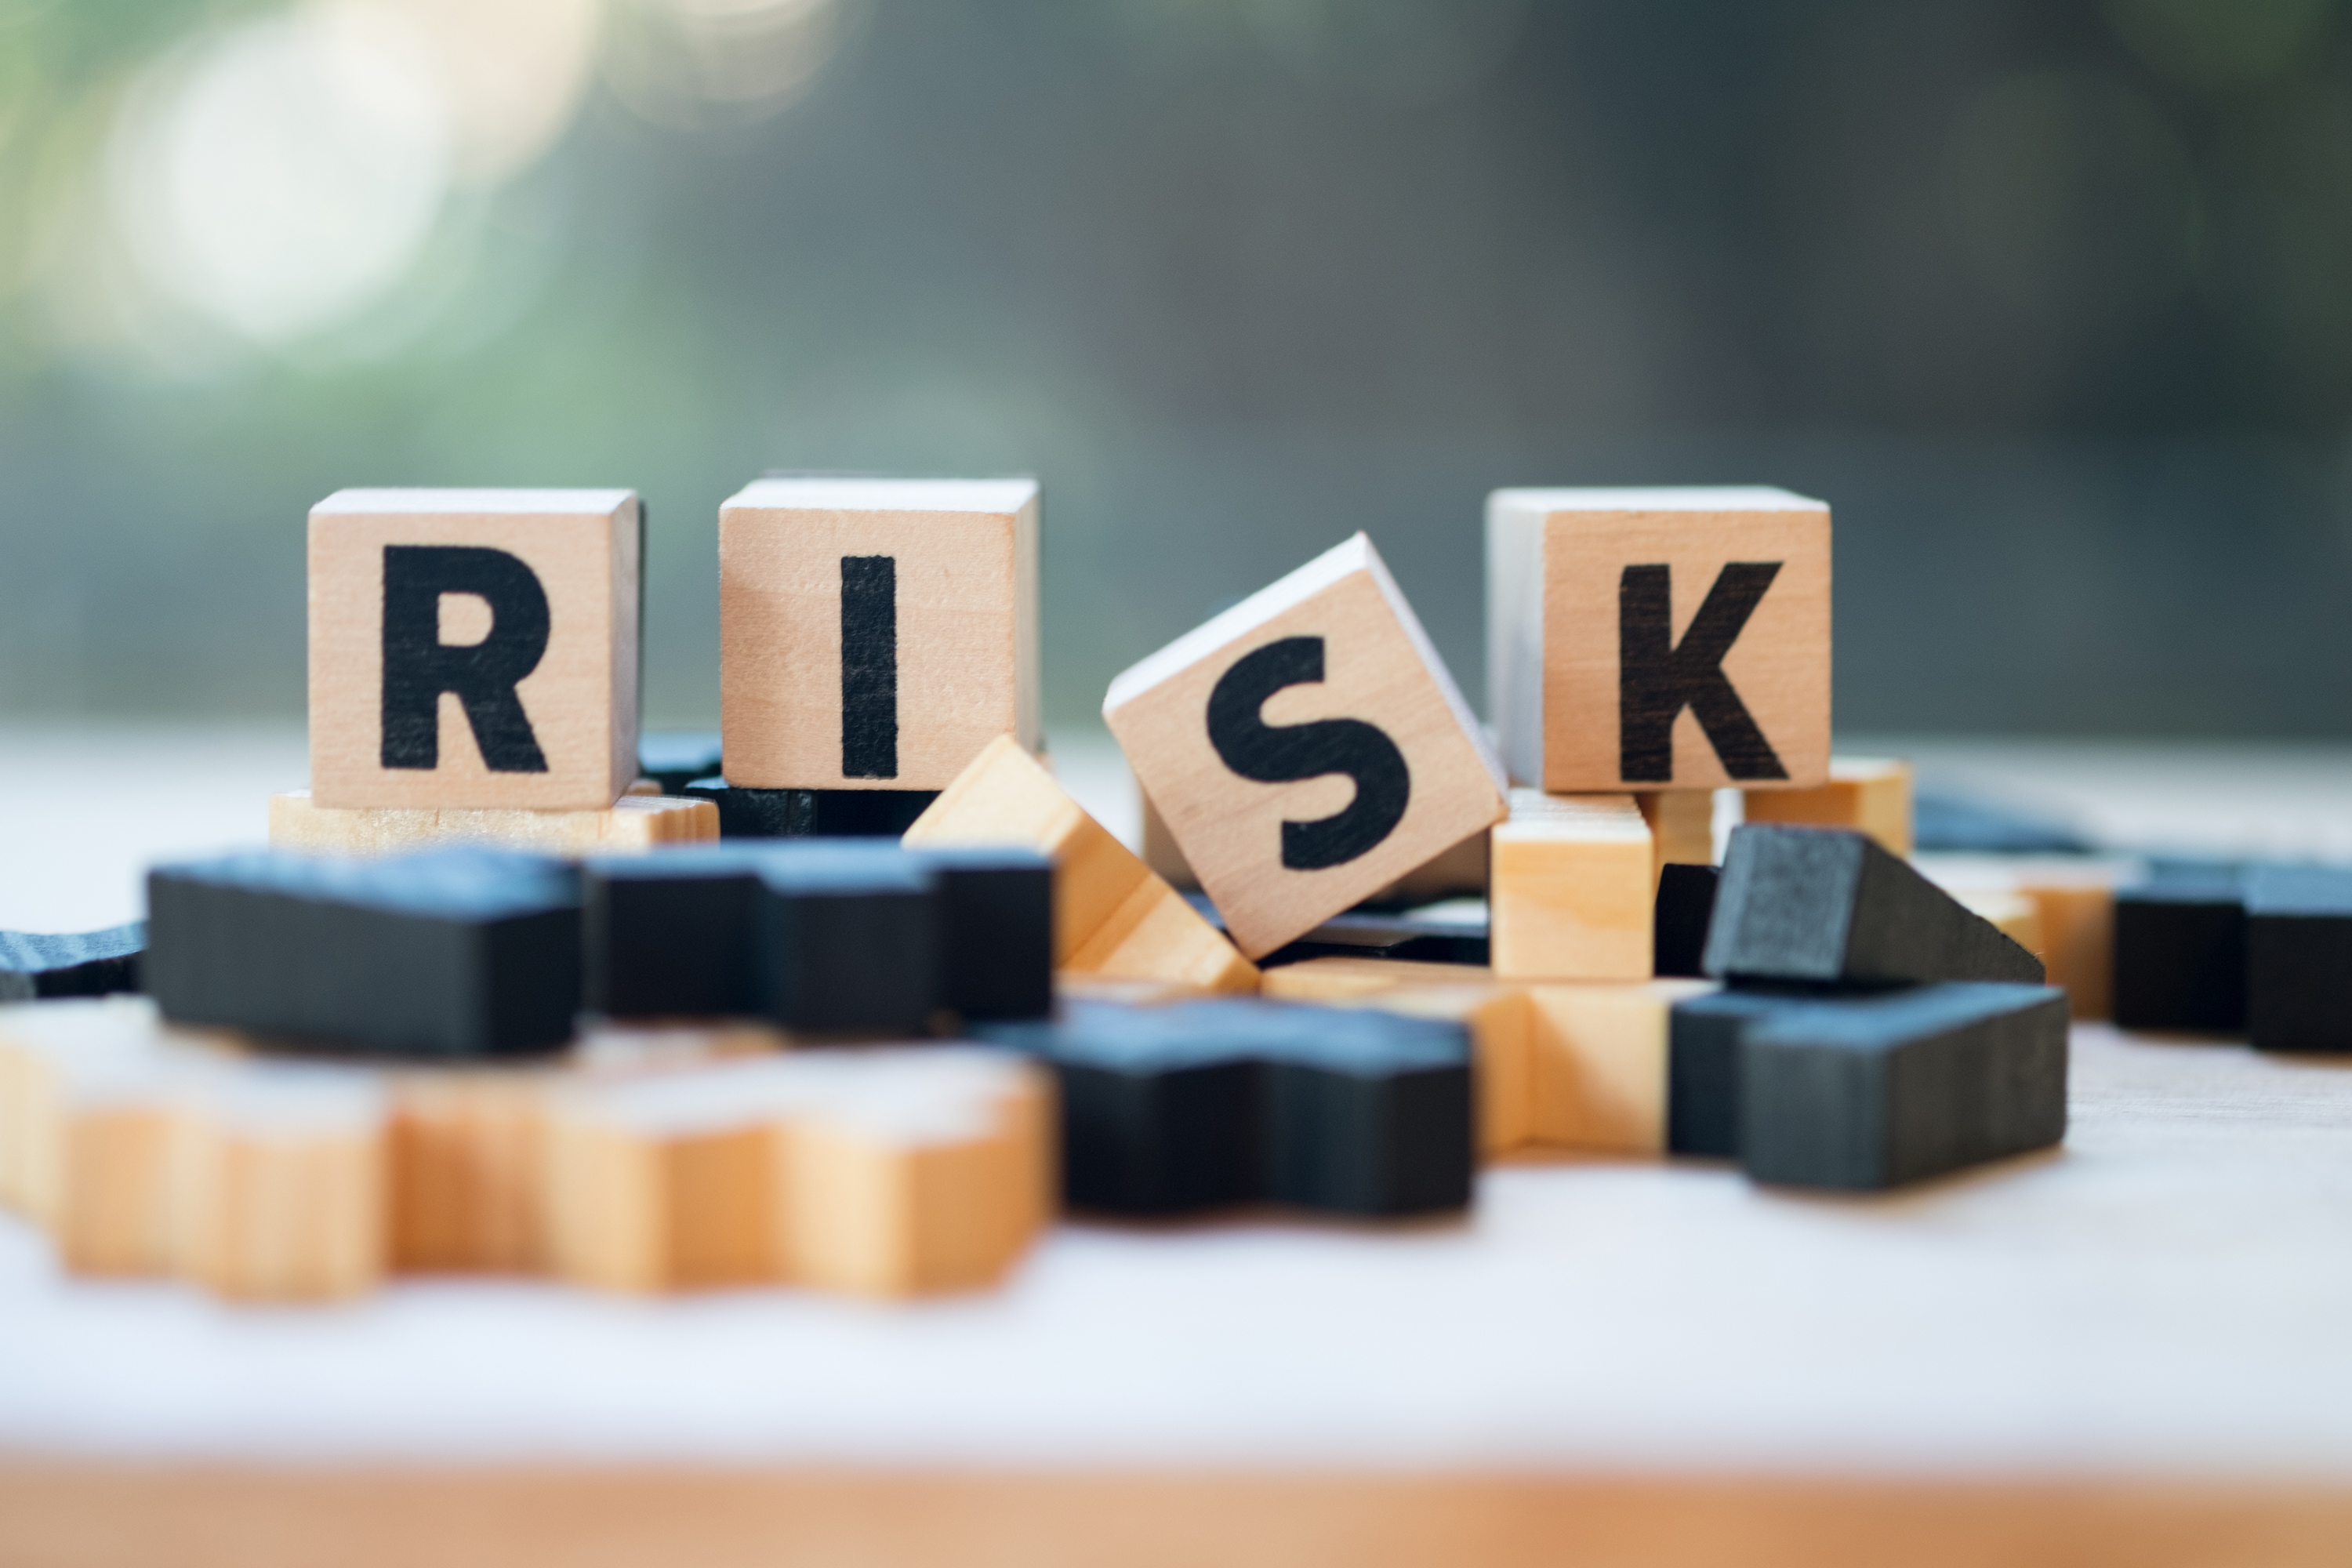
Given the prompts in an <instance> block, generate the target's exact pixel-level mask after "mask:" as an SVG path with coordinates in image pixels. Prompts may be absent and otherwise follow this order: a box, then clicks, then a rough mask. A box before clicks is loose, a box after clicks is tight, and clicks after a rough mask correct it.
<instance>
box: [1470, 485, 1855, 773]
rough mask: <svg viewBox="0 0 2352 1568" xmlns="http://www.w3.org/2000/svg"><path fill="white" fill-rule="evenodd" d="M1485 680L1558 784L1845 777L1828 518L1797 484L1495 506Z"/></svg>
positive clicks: (1589, 493)
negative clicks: (1834, 773) (1834, 678)
mask: <svg viewBox="0 0 2352 1568" xmlns="http://www.w3.org/2000/svg"><path fill="white" fill-rule="evenodd" d="M1486 638H1487V642H1486V648H1487V656H1486V682H1487V687H1486V689H1487V698H1488V700H1489V702H1490V703H1491V705H1492V707H1493V709H1494V715H1495V726H1496V732H1497V733H1498V734H1499V735H1500V736H1501V738H1502V746H1503V755H1504V759H1505V760H1506V761H1507V763H1509V765H1510V770H1511V777H1512V778H1513V779H1514V780H1515V781H1517V782H1518V783H1521V784H1534V785H1536V786H1538V787H1539V788H1542V789H1547V790H1552V791H1613V790H1632V789H1655V788H1658V787H1659V786H1661V785H1667V784H1671V785H1672V786H1674V787H1675V788H1676V789H1706V788H1713V787H1717V786H1719V785H1724V784H1735V785H1738V786H1739V787H1741V788H1745V789H1755V788H1759V787H1763V786H1769V785H1774V784H1786V785H1789V786H1791V787H1797V788H1805V787H1810V786H1811V785H1814V784H1821V783H1823V782H1824V781H1825V780H1826V779H1827V778H1828V776H1829V750H1830V512H1829V508H1828V507H1826V506H1824V505H1823V504H1822V503H1821V502H1820V501H1816V500H1805V499H1803V498H1802V497H1801V496H1793V495H1790V494H1789V493H1788V492H1787V491H1785V490H1776V489H1663V490H1643V489H1615V490H1612V489H1507V490H1496V492H1494V494H1492V495H1491V496H1489V497H1488V498H1487V500H1486Z"/></svg>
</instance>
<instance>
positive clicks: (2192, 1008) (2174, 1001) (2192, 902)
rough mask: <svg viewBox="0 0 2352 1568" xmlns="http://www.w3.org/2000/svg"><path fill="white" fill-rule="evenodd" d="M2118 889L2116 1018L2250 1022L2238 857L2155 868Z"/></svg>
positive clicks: (2188, 1024)
mask: <svg viewBox="0 0 2352 1568" xmlns="http://www.w3.org/2000/svg"><path fill="white" fill-rule="evenodd" d="M2152 870H2153V873H2154V874H2153V875H2152V876H2151V878H2150V879H2149V880H2147V882H2144V883H2142V884H2140V885H2139V886H2137V887H2134V888H2125V889H2119V890H2118V891H2117V892H2116V896H2115V897H2116V929H2115V962H2116V967H2115V989H2114V1003H2115V1019H2116V1027H2118V1028H2124V1029H2182V1030H2194V1031H2200V1032H2204V1033H2210V1034H2222V1035H2230V1034H2236V1033H2238V1032H2240V1031H2242V1029H2244V1028H2245V1026H2246V896H2245V887H2244V873H2243V870H2242V868H2240V867H2237V866H2234V865H2211V866H2200V865H2182V866H2177V867H2157V868H2152Z"/></svg>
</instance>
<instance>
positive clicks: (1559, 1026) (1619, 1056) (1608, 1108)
mask: <svg viewBox="0 0 2352 1568" xmlns="http://www.w3.org/2000/svg"><path fill="white" fill-rule="evenodd" d="M1713 989H1714V987H1713V986H1711V985H1709V984H1706V982H1704V981H1692V980H1658V981H1651V982H1649V983H1647V984H1640V985H1538V986H1535V987H1533V988H1532V989H1530V991H1529V992H1528V997H1529V1000H1530V1003H1531V1005H1532V1007H1533V1015H1532V1034H1531V1037H1530V1055H1531V1057H1532V1060H1533V1087H1534V1109H1533V1117H1532V1121H1533V1126H1532V1129H1531V1136H1530V1142H1535V1143H1538V1144H1543V1145H1546V1146H1549V1147H1553V1148H1565V1149H1590V1150H1595V1151H1599V1152H1607V1153H1615V1154H1659V1153H1663V1152H1665V1148H1666V1121H1667V1116H1666V1108H1667V1041H1668V1035H1669V1022H1670V1017H1671V1015H1672V1013H1673V1010H1674V1005H1675V1003H1676V1002H1678V1001H1681V1000H1683V999H1684V998H1685V997H1689V996H1696V995H1700V994H1705V993H1706V992H1709V991H1712V990H1713Z"/></svg>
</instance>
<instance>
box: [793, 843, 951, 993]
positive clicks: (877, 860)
mask: <svg viewBox="0 0 2352 1568" xmlns="http://www.w3.org/2000/svg"><path fill="white" fill-rule="evenodd" d="M754 859H755V863H756V865H757V868H758V870H759V876H760V884H761V899H760V926H759V933H758V937H757V939H756V941H757V946H756V948H755V950H754V958H755V963H756V964H757V969H758V974H759V986H760V994H761V1000H762V1002H763V1003H764V1005H765V1010H766V1012H767V1014H768V1016H770V1017H771V1018H772V1019H774V1020H775V1021H776V1023H778V1024H779V1025H781V1026H783V1027H784V1028H787V1029H792V1030H796V1031H799V1032H803V1033H809V1034H841V1033H851V1034H873V1035H920V1034H927V1033H929V1032H930V1030H931V1026H932V1022H933V1015H935V1014H936V1013H938V1012H939V1011H940V992H941V972H942V959H943V957H944V949H945V941H944V937H945V933H944V931H942V929H941V927H942V920H941V912H940V896H939V879H938V876H937V874H936V873H934V872H933V871H932V869H931V868H930V866H929V864H928V863H927V862H926V861H925V860H924V859H923V858H922V857H920V856H918V855H914V854H911V853H909V852H908V851H907V850H904V849H901V848H900V847H898V845H897V844H896V843H894V842H889V841H887V840H884V841H866V842H862V843H861V842H851V841H842V840H835V841H831V842H811V843H807V844H796V845H790V846H786V845H776V846H772V847H768V848H767V849H765V850H763V851H762V852H761V854H759V855H758V856H756V857H755V858H754Z"/></svg>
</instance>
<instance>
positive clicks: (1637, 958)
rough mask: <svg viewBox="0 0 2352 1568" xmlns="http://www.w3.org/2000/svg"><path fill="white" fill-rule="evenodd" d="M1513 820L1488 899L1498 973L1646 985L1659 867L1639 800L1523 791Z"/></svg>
mask: <svg viewBox="0 0 2352 1568" xmlns="http://www.w3.org/2000/svg"><path fill="white" fill-rule="evenodd" d="M1510 813H1511V815H1510V818H1509V820H1507V821H1506V822H1504V823H1503V824H1501V825H1500V826H1497V827H1496V829H1495V831H1494V880H1493V885H1492V887H1491V889H1490V890H1489V891H1488V894H1487V902H1488V906H1489V909H1490V910H1491V919H1492V921H1493V956H1494V964H1495V972H1496V973H1497V974H1500V975H1504V976H1506V977H1507V978H1511V979H1547V980H1646V979H1648V978H1649V977H1650V975H1651V973H1652V966H1653V953H1652V931H1653V926H1654V921H1655V918H1656V891H1657V877H1658V868H1657V866H1656V864H1655V861H1654V848H1655V847H1654V841H1653V840H1652V838H1651V836H1650V827H1649V824H1648V823H1646V822H1644V821H1643V818H1642V813H1641V810H1640V808H1639V807H1638V806H1636V805H1634V804H1633V796H1631V795H1546V794H1544V793H1543V792H1541V791H1540V790H1531V789H1515V790H1513V791H1512V792H1511V794H1510Z"/></svg>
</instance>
